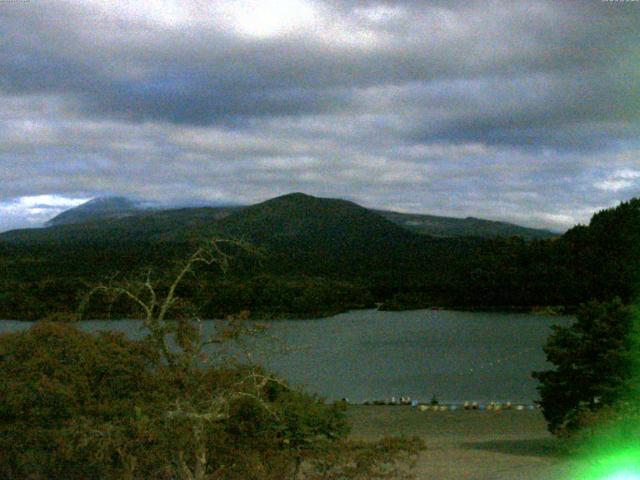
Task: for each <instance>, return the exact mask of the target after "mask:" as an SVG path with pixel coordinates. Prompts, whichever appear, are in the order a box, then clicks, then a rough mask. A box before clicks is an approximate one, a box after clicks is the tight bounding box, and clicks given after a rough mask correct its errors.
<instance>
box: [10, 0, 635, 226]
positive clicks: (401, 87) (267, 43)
mask: <svg viewBox="0 0 640 480" xmlns="http://www.w3.org/2000/svg"><path fill="white" fill-rule="evenodd" d="M638 31H640V2H638V1H602V0H579V1H578V0H566V1H562V0H553V1H543V0H526V1H513V0H505V1H491V0H484V1H474V0H465V1H457V0H447V1H444V0H434V1H426V0H419V1H418V0H415V1H413V0H404V1H402V0H400V1H394V2H392V1H386V0H378V1H366V0H343V1H337V0H235V1H230V0H229V1H227V0H218V1H215V0H209V1H205V0H180V1H169V0H144V1H139V2H135V1H130V0H110V1H108V2H107V1H97V0H78V1H76V0H0V32H2V33H1V34H0V231H2V230H7V229H11V228H18V227H29V226H38V225H41V224H42V223H43V222H44V221H45V220H47V219H48V218H51V217H52V216H54V215H55V214H57V213H59V212H61V211H63V210H65V209H67V208H70V207H72V206H74V205H78V204H80V203H82V202H84V201H86V200H88V199H90V198H93V197H96V196H104V195H124V196H130V197H134V198H138V199H144V200H148V201H151V202H160V203H165V204H183V203H189V202H198V203H201V202H215V203H221V202H222V203H225V202H229V203H240V204H249V203H255V202H258V201H262V200H266V199H268V198H272V197H274V196H277V195H281V194H285V193H289V192H294V191H302V192H305V193H308V194H311V195H317V196H324V197H340V198H345V199H349V200H353V201H356V202H357V203H360V204H361V205H364V206H367V207H375V208H383V209H391V210H398V211H405V212H415V213H430V214H436V215H448V216H456V217H466V216H476V217H482V218H489V219H495V220H504V221H511V222H515V223H519V224H521V225H526V226H534V227H545V228H551V229H553V230H556V231H563V230H565V229H567V228H569V227H570V226H572V225H574V224H576V223H586V222H588V221H589V218H590V216H591V215H592V213H593V212H595V211H597V210H599V209H602V208H605V207H610V206H614V205H616V204H617V203H619V202H620V201H623V200H627V199H630V198H632V197H634V196H638V195H640V95H638V91H640V88H639V87H640V37H638Z"/></svg>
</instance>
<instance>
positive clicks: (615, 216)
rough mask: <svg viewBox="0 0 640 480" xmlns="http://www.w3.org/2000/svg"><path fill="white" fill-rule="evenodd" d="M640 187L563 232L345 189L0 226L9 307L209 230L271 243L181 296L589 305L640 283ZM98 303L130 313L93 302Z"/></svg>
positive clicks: (0, 271)
mask: <svg viewBox="0 0 640 480" xmlns="http://www.w3.org/2000/svg"><path fill="white" fill-rule="evenodd" d="M639 206H640V200H638V199H634V200H631V201H629V202H625V203H622V204H621V205H619V206H618V207H616V208H612V209H608V210H604V211H602V212H599V213H597V214H596V215H594V216H593V219H592V221H591V223H590V225H589V226H577V227H574V228H573V229H571V230H569V231H568V232H567V233H566V234H565V235H563V236H562V237H560V238H557V239H551V240H534V241H524V240H522V239H521V238H518V237H513V238H496V239H491V240H483V239H480V238H462V237H459V238H432V237H428V236H425V235H418V234H415V233H413V232H411V231H408V230H406V229H403V228H401V227H399V226H398V225H396V224H394V223H392V222H390V221H388V220H387V219H385V218H383V217H382V216H380V215H378V214H376V213H375V212H372V211H370V210H367V209H365V208H362V207H359V206H358V205H356V204H353V203H351V202H346V201H342V200H331V199H319V198H313V197H309V196H306V195H302V194H294V195H287V196H284V197H279V198H276V199H273V200H269V201H267V202H264V203H262V204H258V205H254V206H251V207H243V208H240V207H233V208H232V207H229V208H200V209H184V210H168V211H163V212H149V213H143V214H139V215H136V216H135V217H127V218H114V219H108V220H103V221H101V222H93V223H85V224H81V225H62V226H58V227H51V228H48V229H40V230H30V231H19V232H9V233H6V234H3V235H0V318H17V319H37V318H42V317H43V316H46V315H48V314H50V313H52V312H54V311H62V312H65V311H69V310H70V309H72V308H74V306H75V305H77V303H78V301H79V299H80V297H81V295H82V293H83V292H84V291H86V285H87V284H94V283H96V282H98V281H105V279H107V278H110V277H111V276H113V275H114V274H115V273H119V275H120V277H123V276H124V277H132V276H136V275H138V276H142V275H144V274H145V273H146V271H147V270H148V269H149V268H151V269H152V270H153V273H154V278H155V279H157V280H159V281H162V280H163V278H171V274H172V268H173V265H174V264H176V263H179V262H180V261H181V260H182V259H183V258H185V257H186V256H187V255H188V254H189V253H190V252H192V251H193V250H194V249H195V247H194V245H197V244H198V243H199V242H201V241H202V240H203V239H204V238H210V237H211V236H212V235H213V236H215V235H218V236H225V237H230V236H231V237H236V238H244V239H247V240H250V241H252V242H253V243H254V244H256V245H258V246H260V247H261V248H262V249H263V250H264V252H267V255H265V256H264V257H263V258H262V259H261V260H260V261H256V259H255V258H253V257H249V256H242V255H241V256H240V257H239V258H237V261H236V268H235V269H234V273H233V276H228V277H226V278H225V279H224V280H221V279H220V277H219V275H218V273H217V272H216V271H207V270H206V269H201V270H200V271H199V272H198V276H197V279H196V278H189V279H187V281H186V282H185V284H184V286H183V291H182V292H181V297H182V298H184V299H185V300H188V301H191V302H192V303H194V304H197V305H199V306H201V312H200V314H201V316H203V317H220V316H225V315H228V314H233V313H237V312H238V311H239V310H246V309H248V310H250V311H251V314H252V315H253V316H256V317H306V316H322V315H330V314H334V313H337V312H339V311H344V310H347V309H350V308H359V307H368V308H371V307H373V306H374V305H375V304H376V303H382V304H384V306H383V308H388V309H405V308H422V307H425V306H439V307H450V308H491V309H511V308H519V309H530V308H532V307H536V306H558V305H560V306H565V307H568V308H569V309H572V308H576V306H577V305H579V304H580V303H583V302H586V301H589V300H590V299H598V300H610V299H612V298H613V297H615V296H619V297H621V298H622V300H623V301H624V302H629V301H630V300H631V299H633V298H634V296H635V294H636V293H637V286H638V285H640V279H639V278H638V274H639V273H640V251H639V249H640V209H639ZM93 313H94V314H95V316H105V315H111V316H112V317H116V316H118V315H119V316H131V315H134V314H135V312H132V311H130V310H127V307H126V306H124V305H111V306H107V305H106V304H105V305H102V306H100V305H99V304H95V305H94V312H93Z"/></svg>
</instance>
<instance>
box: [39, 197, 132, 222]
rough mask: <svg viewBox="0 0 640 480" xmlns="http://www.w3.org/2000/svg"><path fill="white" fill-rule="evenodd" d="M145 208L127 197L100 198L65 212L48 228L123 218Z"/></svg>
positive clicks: (55, 218)
mask: <svg viewBox="0 0 640 480" xmlns="http://www.w3.org/2000/svg"><path fill="white" fill-rule="evenodd" d="M142 210H144V209H143V207H142V206H141V205H140V204H139V203H137V202H134V201H133V200H130V199H128V198H125V197H100V198H94V199H93V200H89V201H88V202H86V203H83V204H82V205H79V206H77V207H74V208H71V209H69V210H65V211H64V212H62V213H61V214H59V215H57V216H55V217H53V218H52V219H51V220H49V221H48V222H47V224H46V225H47V226H48V227H53V226H57V225H69V224H73V223H86V222H93V221H98V220H106V219H113V218H121V217H126V216H129V215H133V214H135V213H140V212H141V211H142Z"/></svg>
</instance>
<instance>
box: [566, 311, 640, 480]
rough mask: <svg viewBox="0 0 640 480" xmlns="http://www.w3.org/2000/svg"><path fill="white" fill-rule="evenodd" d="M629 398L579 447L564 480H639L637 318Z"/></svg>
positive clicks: (639, 340)
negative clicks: (575, 465) (576, 461)
mask: <svg viewBox="0 0 640 480" xmlns="http://www.w3.org/2000/svg"><path fill="white" fill-rule="evenodd" d="M631 337H632V348H631V352H632V356H631V358H630V360H631V362H632V364H633V367H634V368H633V374H632V378H631V384H630V385H631V389H632V393H631V397H630V399H628V401H627V402H625V404H624V405H619V406H618V409H617V410H614V411H613V412H612V413H611V414H610V416H609V417H608V418H607V417H605V420H606V421H605V422H604V424H603V425H600V426H599V427H596V429H595V430H594V431H593V432H592V434H591V435H589V437H588V439H587V440H586V441H585V442H584V443H583V445H582V446H581V448H580V451H581V452H582V454H581V455H580V459H579V461H578V463H577V465H578V466H577V468H576V470H575V471H574V472H573V473H572V474H571V476H570V477H569V478H568V479H566V480H640V318H639V316H638V310H636V314H635V320H634V326H633V328H632V332H631Z"/></svg>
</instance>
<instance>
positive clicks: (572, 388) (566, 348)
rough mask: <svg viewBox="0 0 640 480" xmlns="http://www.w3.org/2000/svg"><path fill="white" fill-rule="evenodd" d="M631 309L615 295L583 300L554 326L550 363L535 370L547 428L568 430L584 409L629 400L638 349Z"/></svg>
mask: <svg viewBox="0 0 640 480" xmlns="http://www.w3.org/2000/svg"><path fill="white" fill-rule="evenodd" d="M635 328H636V327H635V322H634V315H633V312H632V310H631V309H630V308H629V307H627V306H625V305H623V303H622V302H621V301H620V299H615V300H613V301H610V302H604V303H600V302H596V301H592V302H589V303H587V304H585V305H583V306H582V307H581V308H580V310H579V311H578V314H577V320H576V322H575V323H574V324H572V325H571V326H569V327H558V326H555V327H554V329H553V333H552V335H551V336H550V337H549V339H548V341H547V344H546V346H545V348H544V351H545V353H546V355H547V359H548V360H549V362H551V363H552V364H553V365H554V366H555V368H554V369H553V370H547V371H543V372H534V374H533V376H534V377H535V378H537V379H538V380H539V381H540V386H539V387H538V390H539V392H540V397H541V401H540V405H541V406H542V409H543V413H544V416H545V419H546V420H547V423H548V426H549V430H550V431H551V432H553V433H561V432H572V431H575V430H576V429H578V428H579V427H580V426H581V422H582V420H581V419H582V418H584V415H585V412H595V411H597V410H599V409H600V408H602V407H603V406H608V405H612V404H614V403H615V402H617V401H621V400H624V399H628V398H629V395H630V393H631V392H632V391H633V385H632V379H633V376H632V375H633V372H634V370H635V362H636V360H637V358H638V352H637V351H635V350H636V346H635V333H636V332H635Z"/></svg>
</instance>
